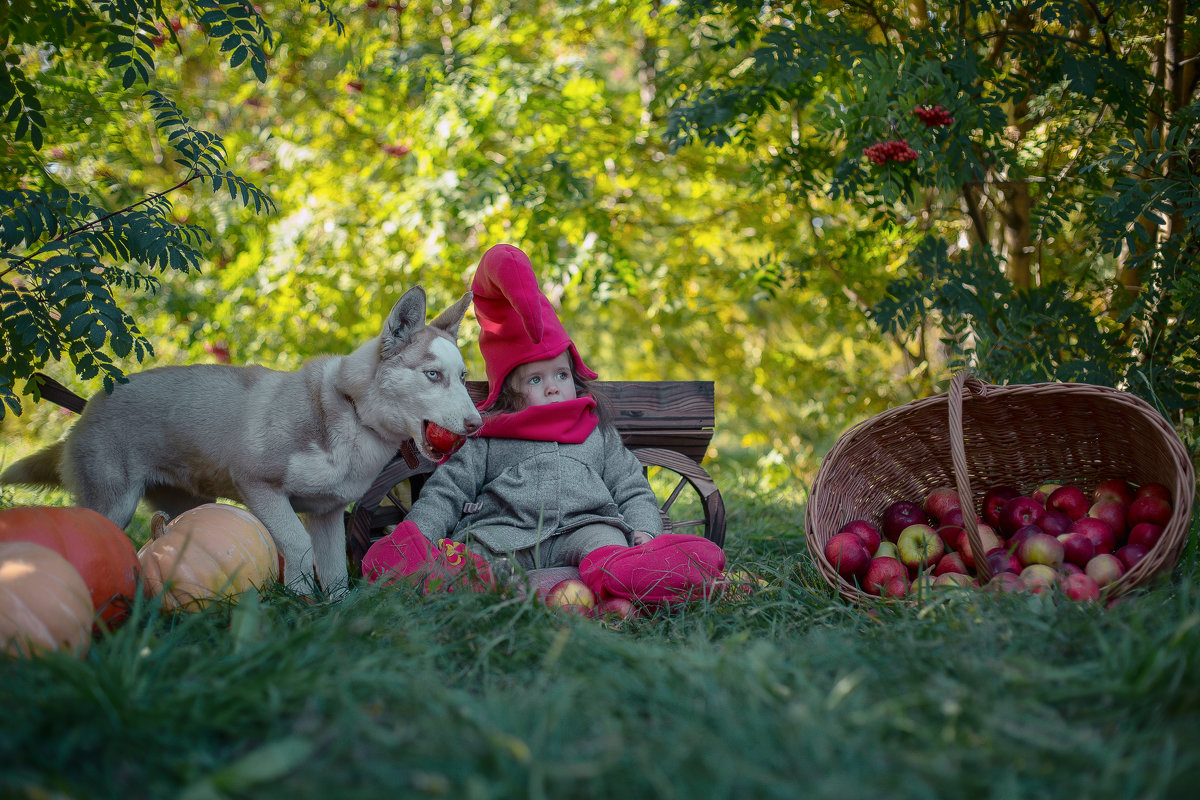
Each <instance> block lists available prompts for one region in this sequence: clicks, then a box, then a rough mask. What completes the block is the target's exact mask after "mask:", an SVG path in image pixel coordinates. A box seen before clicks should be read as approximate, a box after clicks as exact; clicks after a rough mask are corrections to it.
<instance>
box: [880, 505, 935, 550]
mask: <svg viewBox="0 0 1200 800" xmlns="http://www.w3.org/2000/svg"><path fill="white" fill-rule="evenodd" d="M928 521H929V518H928V517H927V516H925V511H924V509H922V508H921V507H920V506H919V505H917V504H916V503H912V502H909V501H908V500H897V501H896V502H895V503H892V504H891V505H890V506H888V507H887V508H885V509H884V510H883V536H884V538H885V539H887V540H888V541H889V542H894V541H896V540H897V539H899V538H900V531H902V530H904V529H905V528H907V527H908V526H909V525H917V524H924V523H926V522H928Z"/></svg>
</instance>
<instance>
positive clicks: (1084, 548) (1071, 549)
mask: <svg viewBox="0 0 1200 800" xmlns="http://www.w3.org/2000/svg"><path fill="white" fill-rule="evenodd" d="M1058 541H1059V542H1061V543H1062V549H1063V561H1064V562H1065V563H1067V564H1074V565H1076V566H1079V567H1083V566H1086V565H1087V562H1089V561H1091V560H1092V558H1094V557H1095V555H1096V545H1095V543H1094V542H1093V541H1092V540H1091V539H1090V538H1089V537H1088V536H1087V534H1085V533H1083V532H1081V531H1072V532H1069V533H1064V534H1062V535H1061V536H1059V537H1058Z"/></svg>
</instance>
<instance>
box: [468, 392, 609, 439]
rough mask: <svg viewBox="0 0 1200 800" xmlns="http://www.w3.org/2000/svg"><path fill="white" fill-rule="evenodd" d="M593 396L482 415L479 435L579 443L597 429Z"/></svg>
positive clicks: (598, 419) (597, 419)
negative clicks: (509, 412)
mask: <svg viewBox="0 0 1200 800" xmlns="http://www.w3.org/2000/svg"><path fill="white" fill-rule="evenodd" d="M599 421H600V418H599V417H597V416H596V399H595V398H594V397H592V396H591V395H585V396H583V397H577V398H575V399H574V400H564V401H563V402H561V403H550V404H548V405H544V406H530V407H529V408H526V409H525V410H523V411H515V412H513V413H511V414H497V415H496V416H494V417H484V422H483V428H482V429H481V430H480V431H479V435H480V436H491V437H494V438H496V439H531V440H533V441H536V442H558V443H559V444H579V443H580V442H582V441H584V440H585V439H587V437H588V436H590V435H591V433H592V431H594V430H595V429H596V424H597V423H598V422H599Z"/></svg>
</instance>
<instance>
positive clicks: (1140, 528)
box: [1129, 522, 1165, 550]
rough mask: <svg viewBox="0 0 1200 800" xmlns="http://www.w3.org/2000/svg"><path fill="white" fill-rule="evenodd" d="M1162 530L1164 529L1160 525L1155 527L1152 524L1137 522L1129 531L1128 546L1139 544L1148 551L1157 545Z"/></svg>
mask: <svg viewBox="0 0 1200 800" xmlns="http://www.w3.org/2000/svg"><path fill="white" fill-rule="evenodd" d="M1163 530H1165V529H1164V528H1163V526H1162V525H1155V524H1154V523H1153V522H1139V523H1137V524H1136V525H1134V526H1133V527H1131V528H1130V529H1129V544H1140V545H1141V546H1142V547H1144V548H1146V549H1147V550H1149V549H1150V548H1151V547H1154V545H1156V544H1158V540H1159V539H1161V538H1162V534H1163Z"/></svg>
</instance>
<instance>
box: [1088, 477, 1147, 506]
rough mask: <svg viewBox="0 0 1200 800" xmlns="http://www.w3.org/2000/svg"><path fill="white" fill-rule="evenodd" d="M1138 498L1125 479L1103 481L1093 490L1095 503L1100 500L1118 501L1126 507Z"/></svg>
mask: <svg viewBox="0 0 1200 800" xmlns="http://www.w3.org/2000/svg"><path fill="white" fill-rule="evenodd" d="M1136 496H1137V495H1136V494H1135V493H1134V490H1133V487H1132V486H1131V485H1130V484H1129V481H1127V480H1124V479H1123V478H1109V479H1108V480H1106V481H1101V482H1100V483H1098V484H1096V488H1095V489H1093V490H1092V502H1093V503H1095V502H1099V501H1100V500H1117V501H1119V502H1122V503H1124V504H1125V505H1129V504H1130V503H1132V502H1133V500H1134V498H1135V497H1136Z"/></svg>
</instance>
